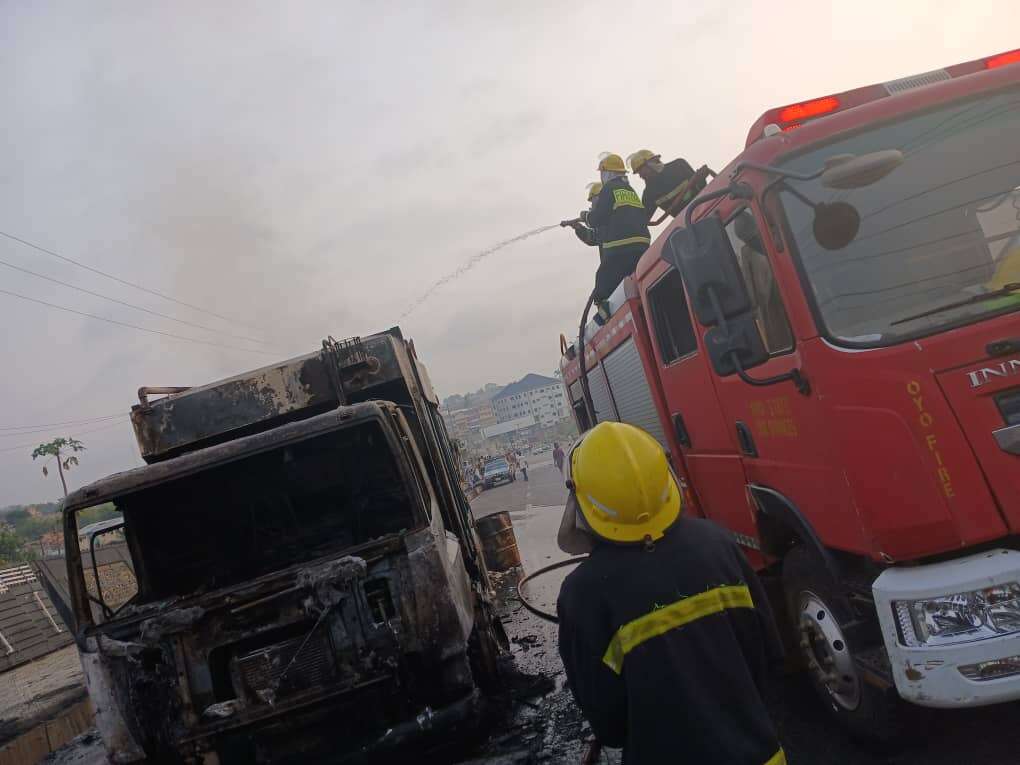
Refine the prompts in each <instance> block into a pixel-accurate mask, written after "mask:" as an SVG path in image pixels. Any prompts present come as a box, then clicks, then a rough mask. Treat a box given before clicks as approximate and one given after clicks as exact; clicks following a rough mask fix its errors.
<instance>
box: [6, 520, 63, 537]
mask: <svg viewBox="0 0 1020 765" xmlns="http://www.w3.org/2000/svg"><path fill="white" fill-rule="evenodd" d="M8 523H9V524H10V526H11V528H12V529H13V531H14V533H15V534H16V535H17V536H18V538H19V539H21V540H22V541H23V542H34V541H35V540H37V539H38V538H39V537H41V536H42V535H43V534H46V533H47V532H50V531H56V530H57V529H59V528H60V516H59V515H40V516H35V517H33V516H30V515H27V514H26V515H25V517H24V518H21V517H19V518H17V519H16V520H11V519H10V516H8Z"/></svg>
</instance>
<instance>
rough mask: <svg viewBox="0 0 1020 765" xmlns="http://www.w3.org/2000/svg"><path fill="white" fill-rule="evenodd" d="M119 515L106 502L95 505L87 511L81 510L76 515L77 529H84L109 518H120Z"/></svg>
mask: <svg viewBox="0 0 1020 765" xmlns="http://www.w3.org/2000/svg"><path fill="white" fill-rule="evenodd" d="M120 517H121V513H120V510H118V509H117V508H116V507H114V505H113V503H112V502H106V503H105V504H102V505H96V506H95V507H90V508H88V509H87V510H82V511H81V512H80V513H78V528H79V529H81V528H84V527H85V526H88V525H89V524H91V523H98V522H99V521H107V520H109V519H110V518H120Z"/></svg>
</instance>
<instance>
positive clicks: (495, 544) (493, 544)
mask: <svg viewBox="0 0 1020 765" xmlns="http://www.w3.org/2000/svg"><path fill="white" fill-rule="evenodd" d="M475 528H476V529H477V530H478V537H479V539H481V541H482V554H483V555H485V565H486V566H487V567H488V568H489V570H490V571H507V570H508V569H511V568H514V567H515V566H519V565H521V553H520V551H519V550H518V549H517V536H516V535H515V534H514V527H513V523H511V522H510V513H509V512H507V511H506V510H504V511H502V512H500V513H494V514H492V515H487V516H485V517H484V518H480V519H478V520H477V521H475Z"/></svg>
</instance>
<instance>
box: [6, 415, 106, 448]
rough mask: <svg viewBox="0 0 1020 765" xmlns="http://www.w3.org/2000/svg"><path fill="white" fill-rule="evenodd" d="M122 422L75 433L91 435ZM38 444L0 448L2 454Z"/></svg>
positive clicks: (37, 443)
mask: <svg viewBox="0 0 1020 765" xmlns="http://www.w3.org/2000/svg"><path fill="white" fill-rule="evenodd" d="M121 424H122V423H120V422H111V423H107V424H106V425H102V426H100V427H98V428H92V429H91V430H83V431H81V432H79V433H75V434H74V437H75V438H77V437H78V436H89V435H92V434H93V433H99V432H101V431H103V430H109V429H110V428H114V427H116V426H118V425H121ZM38 445H39V442H38V441H32V442H30V443H24V444H18V445H17V446H6V447H4V448H3V449H0V454H2V453H3V452H14V451H17V450H18V449H30V448H32V447H35V446H38Z"/></svg>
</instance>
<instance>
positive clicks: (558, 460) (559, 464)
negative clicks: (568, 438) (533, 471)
mask: <svg viewBox="0 0 1020 765" xmlns="http://www.w3.org/2000/svg"><path fill="white" fill-rule="evenodd" d="M553 464H555V465H556V469H557V470H559V471H560V475H562V474H563V449H561V448H560V445H559V443H557V442H556V441H554V442H553Z"/></svg>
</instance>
